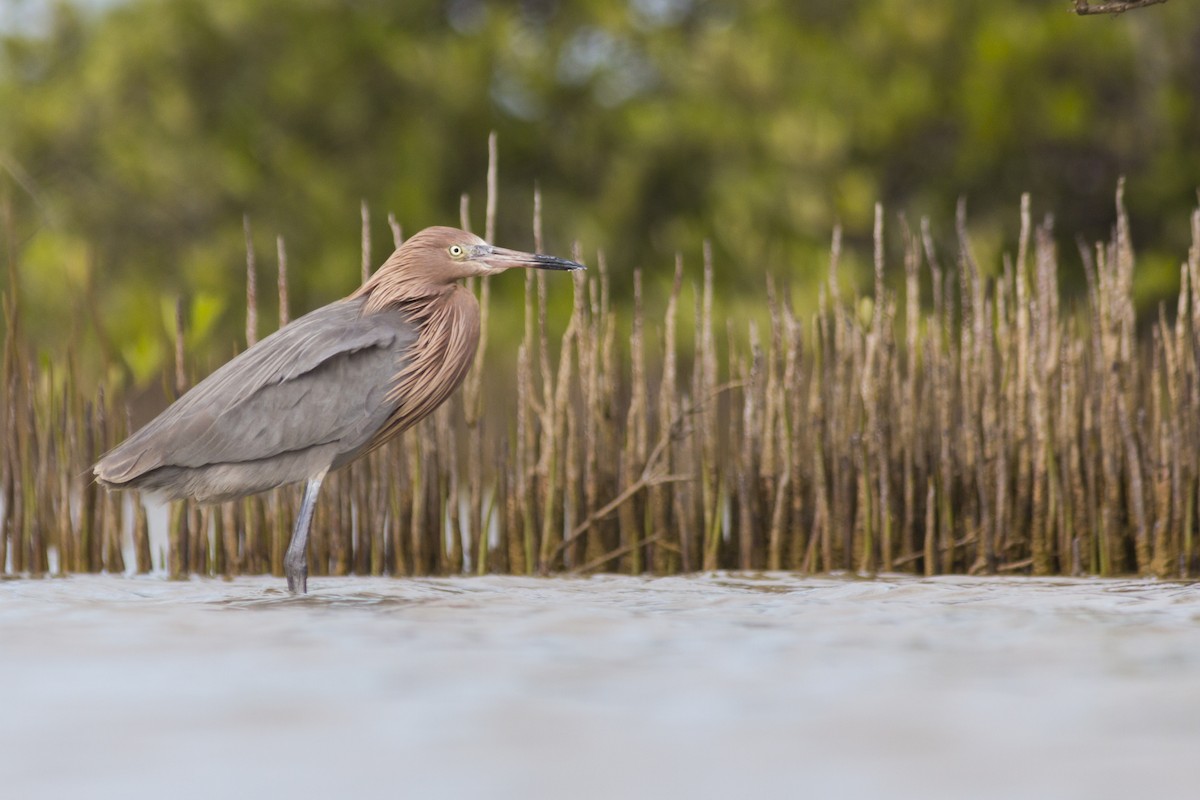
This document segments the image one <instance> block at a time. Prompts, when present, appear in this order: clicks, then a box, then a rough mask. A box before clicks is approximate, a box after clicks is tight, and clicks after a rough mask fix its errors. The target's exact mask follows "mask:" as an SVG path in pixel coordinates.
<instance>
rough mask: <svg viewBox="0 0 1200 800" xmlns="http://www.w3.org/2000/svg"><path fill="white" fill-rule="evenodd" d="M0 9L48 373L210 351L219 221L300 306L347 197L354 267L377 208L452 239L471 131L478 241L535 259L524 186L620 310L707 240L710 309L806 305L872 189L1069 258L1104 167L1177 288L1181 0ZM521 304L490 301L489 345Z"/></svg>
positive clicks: (1192, 168) (25, 288)
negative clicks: (780, 300)
mask: <svg viewBox="0 0 1200 800" xmlns="http://www.w3.org/2000/svg"><path fill="white" fill-rule="evenodd" d="M0 3H3V4H5V5H4V6H3V9H4V10H3V11H2V12H0V211H4V213H5V214H6V215H7V220H8V221H7V223H6V224H7V230H8V231H10V232H11V235H10V236H9V237H8V238H9V240H10V241H9V242H8V243H7V245H6V246H7V248H8V257H9V258H10V259H19V262H20V264H21V271H20V281H21V286H20V292H21V297H22V301H23V303H24V306H25V308H27V309H31V310H32V313H27V314H26V322H25V324H26V327H27V329H28V330H30V332H31V333H32V334H33V335H34V336H35V337H36V340H37V341H39V342H40V343H41V344H43V345H44V346H45V347H46V348H47V350H48V351H50V352H53V351H54V345H55V342H57V341H60V340H62V339H63V338H64V336H65V333H64V331H66V330H68V329H69V327H70V326H71V325H74V326H85V327H86V328H87V329H88V331H89V335H88V339H89V341H91V342H92V345H91V346H92V347H93V348H94V349H95V352H94V353H91V354H85V356H90V357H92V358H93V360H95V361H99V359H98V358H97V356H98V355H99V354H100V353H102V352H108V353H109V354H110V355H116V356H117V357H118V358H119V360H120V361H122V362H124V363H125V364H126V365H127V367H128V370H129V372H128V373H127V374H129V375H131V376H133V377H134V378H135V379H137V380H140V381H147V380H150V379H152V378H154V377H155V376H157V375H158V373H159V370H160V369H161V368H162V366H163V365H164V364H165V363H167V362H168V361H169V358H170V355H169V354H170V352H171V351H170V341H171V338H170V337H171V333H170V332H171V330H172V327H173V323H172V317H171V309H172V305H171V303H172V300H171V298H173V297H174V296H176V295H183V296H185V297H187V298H189V304H190V307H189V314H190V317H191V321H190V329H191V335H192V337H193V339H194V340H196V341H194V342H193V344H194V345H195V344H199V346H200V347H201V348H204V347H207V348H209V350H212V351H219V352H218V353H217V355H218V356H221V357H223V356H226V355H228V352H229V343H230V341H231V340H232V338H233V337H234V336H235V335H236V332H237V331H239V330H241V325H242V321H241V320H242V314H243V309H242V305H241V302H240V300H241V298H242V297H243V294H242V286H243V281H244V270H245V266H244V264H245V261H244V245H243V234H242V216H243V214H249V215H250V217H251V220H252V222H253V225H254V231H255V237H256V249H257V251H258V254H259V264H260V273H261V274H260V283H264V284H265V283H266V282H267V281H269V280H271V270H272V269H273V264H274V257H273V254H274V241H275V236H276V235H282V236H283V237H284V239H285V240H286V243H287V248H288V254H289V265H290V273H291V282H292V286H293V293H292V313H293V315H295V314H298V313H302V312H303V311H305V310H308V309H310V308H313V307H315V306H316V305H319V304H322V303H325V302H328V301H330V300H332V299H334V298H336V297H338V296H341V295H344V294H346V293H348V292H349V291H350V290H351V289H352V288H353V287H354V286H355V285H356V284H357V280H358V275H359V269H358V263H359V203H360V201H361V200H363V199H365V200H366V201H367V202H368V203H369V204H370V206H371V208H372V210H373V212H374V221H375V226H374V231H373V232H374V235H375V258H374V261H375V263H379V262H380V261H381V260H382V259H383V257H385V256H386V251H387V250H390V240H391V239H390V233H389V232H388V228H387V225H386V222H385V219H386V214H387V212H389V211H391V212H394V213H395V214H396V216H397V218H398V219H399V221H400V222H401V224H402V225H403V226H404V229H405V231H406V232H412V231H416V230H418V229H419V228H421V227H424V226H425V225H429V224H454V223H456V221H457V219H458V198H459V195H460V193H462V192H470V193H471V195H472V198H473V200H474V209H475V217H476V223H475V226H476V229H477V230H478V229H481V228H482V221H481V212H482V205H483V185H484V176H485V167H486V162H487V152H486V138H487V135H488V132H489V131H491V130H495V131H497V132H498V134H499V142H500V162H499V168H500V169H499V174H500V195H499V196H500V200H501V203H500V212H499V229H498V235H497V237H496V238H497V240H498V241H499V242H500V243H504V244H508V245H511V246H515V247H529V246H531V244H532V234H531V232H530V229H531V226H530V218H531V213H532V195H533V187H534V185H535V183H537V184H538V185H540V187H541V190H542V193H543V196H544V207H545V219H546V231H547V236H548V240H547V249H548V250H550V251H551V252H559V253H564V254H566V253H569V250H570V247H571V243H572V241H573V240H576V239H577V240H578V241H579V242H580V243H581V245H582V247H583V249H584V253H585V257H586V258H589V259H591V258H592V254H593V253H595V251H596V250H597V249H603V251H604V252H605V253H606V255H607V257H608V262H609V264H610V269H611V271H612V274H613V276H614V285H615V290H616V291H617V292H618V293H622V292H628V286H629V283H630V280H629V275H630V273H631V271H632V270H633V269H634V268H635V267H643V268H645V269H646V270H647V272H648V274H649V275H650V278H649V282H650V284H651V286H652V287H653V286H655V285H659V284H661V283H664V282H665V281H666V280H667V276H668V275H669V273H670V269H671V263H672V261H673V258H674V254H675V253H676V252H677V251H678V252H682V253H683V254H684V256H685V258H686V259H688V261H689V263H690V264H692V265H693V266H695V265H697V264H698V261H699V255H698V254H699V251H700V247H701V243H702V241H703V240H705V239H709V240H711V241H712V244H713V248H714V252H715V256H716V263H717V267H718V269H717V272H718V280H719V281H721V282H722V283H723V285H724V287H725V289H726V291H724V292H723V293H722V294H723V297H724V299H725V302H726V303H727V304H728V307H729V308H733V307H735V306H736V304H738V303H739V298H743V300H742V301H741V302H744V303H746V304H758V303H760V302H761V297H762V290H761V287H762V281H763V277H762V276H763V274H764V273H766V272H768V271H769V272H771V273H773V274H774V275H775V276H777V277H779V278H782V279H784V280H786V281H788V282H789V283H790V285H791V286H793V287H794V288H795V289H796V290H797V293H798V295H799V296H801V297H805V296H807V297H815V292H805V291H803V290H805V289H806V288H809V287H812V286H813V285H815V283H816V282H817V281H819V280H822V279H823V277H824V274H825V269H826V263H827V260H828V256H827V250H828V241H829V236H830V231H831V229H832V227H833V226H834V225H835V224H836V223H838V222H840V223H841V224H842V225H843V226H844V227H845V231H846V237H847V242H848V246H849V248H850V255H851V267H852V269H851V270H850V278H851V279H853V277H854V270H853V267H854V264H855V262H856V261H857V263H858V264H865V263H866V262H867V259H866V258H865V257H864V254H865V253H866V248H867V247H868V246H869V240H870V232H871V222H872V214H873V208H872V206H873V203H874V202H875V201H876V200H878V201H881V202H883V203H884V204H885V206H886V208H887V210H888V212H889V214H894V213H898V212H901V211H903V212H904V213H905V214H907V215H908V217H909V218H910V219H911V220H915V219H916V218H918V217H920V216H923V215H928V216H930V217H931V218H932V220H933V224H934V228H935V230H936V231H938V233H939V236H940V237H941V238H942V239H944V240H947V241H948V240H950V239H952V225H951V223H950V219H951V217H952V214H953V208H954V203H955V200H956V198H957V197H959V196H965V197H966V198H967V199H968V203H969V207H970V214H971V220H972V226H973V230H974V231H975V232H976V234H977V236H978V237H979V242H980V243H981V247H983V248H986V249H988V250H989V251H990V252H991V253H992V254H993V255H994V253H995V252H997V251H999V250H1000V249H1002V248H1011V243H1012V240H1013V238H1014V237H1015V230H1016V216H1017V208H1018V198H1019V195H1020V193H1021V192H1023V191H1029V192H1031V193H1032V194H1033V198H1034V208H1035V212H1036V213H1037V214H1038V215H1039V216H1040V215H1041V214H1044V213H1050V212H1052V213H1053V214H1054V215H1055V218H1056V221H1057V222H1056V225H1057V228H1056V229H1057V232H1058V236H1059V238H1060V241H1061V242H1062V244H1063V246H1064V247H1065V248H1070V249H1071V250H1073V249H1074V241H1075V237H1076V236H1083V237H1086V238H1089V239H1094V238H1098V237H1100V236H1103V235H1105V234H1106V233H1107V232H1108V229H1109V226H1110V225H1111V224H1112V220H1113V218H1114V215H1113V211H1112V196H1113V191H1114V188H1115V185H1116V181H1117V179H1118V177H1119V176H1120V175H1126V176H1127V177H1128V181H1129V183H1128V191H1127V195H1128V203H1129V207H1130V210H1131V213H1132V216H1133V228H1134V234H1135V237H1136V245H1137V247H1138V252H1139V254H1140V255H1141V256H1142V262H1141V265H1140V267H1139V291H1140V293H1141V296H1142V297H1143V300H1144V301H1145V302H1152V301H1153V300H1154V297H1155V295H1156V292H1159V291H1162V290H1170V289H1174V288H1175V286H1176V281H1177V272H1176V270H1177V265H1178V262H1179V260H1180V259H1181V258H1183V256H1184V253H1185V252H1186V247H1187V240H1188V237H1187V229H1188V213H1189V211H1190V209H1191V208H1192V207H1194V205H1195V203H1196V188H1197V185H1198V184H1200V102H1198V99H1200V13H1197V6H1196V4H1195V3H1194V2H1188V0H1178V1H1177V2H1171V3H1167V4H1165V5H1159V6H1154V7H1152V8H1148V9H1145V10H1141V11H1138V12H1135V13H1131V14H1126V15H1123V16H1120V17H1077V16H1075V15H1074V14H1073V13H1071V3H1070V2H1068V0H1008V1H1007V2H1003V3H997V2H994V1H993V0H910V1H909V2H897V0H806V1H805V2H782V1H776V2H768V0H619V1H618V2H613V0H573V1H571V2H568V1H567V0H523V2H515V1H514V2H485V1H484V0H407V1H406V2H403V3H397V2H392V1H391V0H301V1H300V2H297V0H91V1H90V2H85V1H84V0H75V1H74V2H70V1H67V0H60V2H57V3H49V4H47V3H45V2H44V1H43V0H0ZM889 219H894V217H891V216H890V217H889ZM385 243H387V246H385ZM856 253H857V254H858V255H857V259H856V258H855V254H856ZM982 255H987V254H986V253H985V254H982ZM1066 260H1068V261H1074V260H1077V259H1073V258H1070V257H1068V259H1066ZM992 261H993V262H994V261H995V259H993V260H992ZM860 271H861V270H860ZM3 280H4V281H7V280H8V278H4V279H3ZM500 284H506V285H503V286H502V285H500ZM520 284H521V281H520V280H510V281H500V282H499V284H497V287H496V289H495V291H497V292H498V293H499V294H498V299H499V300H500V301H501V302H500V304H499V305H500V307H499V309H498V313H499V318H498V319H497V320H496V324H497V326H498V328H499V333H498V335H500V336H504V335H505V334H504V331H505V329H506V326H514V325H515V324H518V320H519V309H516V310H511V311H510V312H509V313H507V319H508V320H511V322H509V321H507V320H506V312H505V305H506V304H507V303H506V298H512V299H513V300H514V301H515V299H516V298H517V297H518V296H519V292H520ZM267 285H269V284H267ZM262 294H264V295H270V294H271V293H270V292H262ZM272 305H273V304H271V303H264V308H263V325H262V328H263V330H264V331H265V330H267V329H269V328H270V327H271V326H272V323H273V320H272V315H273V313H274V309H273V308H272V307H271V306H272ZM507 305H511V306H514V307H515V306H518V305H519V304H517V303H516V302H513V303H511V304H507ZM96 321H100V322H101V324H100V325H99V327H98V328H96V329H95V330H94V335H93V327H92V326H93V325H94V324H95V322H96Z"/></svg>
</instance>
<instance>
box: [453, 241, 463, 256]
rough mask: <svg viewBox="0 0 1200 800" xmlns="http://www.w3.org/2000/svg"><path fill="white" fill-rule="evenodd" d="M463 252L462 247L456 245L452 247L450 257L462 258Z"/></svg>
mask: <svg viewBox="0 0 1200 800" xmlns="http://www.w3.org/2000/svg"><path fill="white" fill-rule="evenodd" d="M463 252H464V251H463V249H462V247H460V246H459V245H456V244H452V245H450V255H452V256H454V257H455V258H462V255H463Z"/></svg>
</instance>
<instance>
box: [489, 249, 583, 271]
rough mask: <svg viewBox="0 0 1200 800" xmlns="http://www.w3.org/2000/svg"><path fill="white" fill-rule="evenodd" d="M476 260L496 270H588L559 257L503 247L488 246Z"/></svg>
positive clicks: (581, 265)
mask: <svg viewBox="0 0 1200 800" xmlns="http://www.w3.org/2000/svg"><path fill="white" fill-rule="evenodd" d="M479 251H480V252H478V253H477V254H476V255H475V256H474V258H475V259H476V260H478V261H482V262H483V263H484V264H487V265H488V266H489V267H491V268H492V269H495V270H502V269H511V268H513V267H532V268H534V269H563V270H577V269H586V268H585V267H584V266H583V264H579V263H577V262H575V261H570V260H568V259H565V258H558V257H557V256H547V255H542V254H541V253H522V252H521V251H520V250H507V249H505V248H503V247H492V246H490V245H489V246H488V247H487V248H486V249H485V248H483V247H480V248H479Z"/></svg>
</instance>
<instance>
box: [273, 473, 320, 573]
mask: <svg viewBox="0 0 1200 800" xmlns="http://www.w3.org/2000/svg"><path fill="white" fill-rule="evenodd" d="M323 480H325V471H322V472H321V474H320V475H317V476H315V477H312V478H309V479H308V484H307V485H306V486H305V487H304V502H302V503H301V504H300V514H299V516H297V517H296V527H295V528H293V529H292V543H291V544H289V545H288V549H287V555H285V556H284V557H283V571H284V573H286V574H287V581H288V591H290V592H291V593H292V594H305V593H307V592H308V529H309V528H310V527H312V517H313V509H314V508H315V507H316V505H317V495H318V494H320V493H321V481H323Z"/></svg>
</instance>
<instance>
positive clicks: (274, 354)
mask: <svg viewBox="0 0 1200 800" xmlns="http://www.w3.org/2000/svg"><path fill="white" fill-rule="evenodd" d="M510 267H536V268H538V269H558V270H576V269H583V265H582V264H577V263H575V262H574V261H568V260H566V259H563V258H555V257H554V256H546V255H540V254H533V253H522V252H519V251H516V250H505V249H504V248H501V247H493V246H492V245H490V244H488V243H487V242H485V241H484V240H483V239H480V238H479V237H478V236H474V235H472V234H470V233H467V232H465V231H460V230H457V229H455V228H441V227H437V228H426V229H425V230H423V231H421V232H420V233H418V234H416V235H415V236H413V237H412V238H411V239H409V240H408V241H406V242H405V243H404V244H403V245H402V246H401V247H400V248H399V249H398V250H396V251H395V252H394V253H392V255H391V257H390V258H388V260H387V261H386V262H385V263H384V264H383V266H382V267H380V268H379V270H378V271H377V272H376V273H375V274H374V275H373V276H371V278H370V279H369V280H368V281H367V282H366V283H364V284H363V285H362V286H361V287H360V288H359V289H358V290H357V291H356V292H354V293H353V294H351V295H350V296H349V297H347V298H345V299H344V300H340V301H338V302H336V303H332V304H330V305H327V306H324V307H323V308H318V309H317V310H316V311H313V312H312V313H310V314H306V315H305V316H303V317H300V318H299V319H297V320H295V321H294V322H292V323H290V324H289V325H286V326H284V327H283V328H281V329H280V330H278V331H276V332H275V333H273V334H272V335H270V336H268V337H267V338H265V339H263V340H262V341H260V342H258V343H257V344H255V345H254V346H253V347H250V348H249V349H247V350H246V351H245V352H243V353H242V354H241V355H239V356H237V357H236V358H234V359H233V360H232V361H230V362H229V363H227V364H225V365H224V366H222V367H221V368H220V369H218V370H217V371H216V372H214V373H213V374H212V375H209V376H208V377H207V378H206V379H205V380H203V381H201V382H200V383H198V384H196V386H195V387H194V388H192V389H191V391H189V392H187V393H186V394H184V395H183V396H182V397H180V398H179V399H178V400H176V401H175V402H174V403H172V404H171V405H170V406H169V407H168V408H167V409H166V410H165V411H163V412H162V414H160V415H159V416H158V417H156V418H155V419H154V420H152V421H151V422H150V423H149V424H147V425H146V426H145V427H144V428H142V429H141V430H139V431H138V432H137V433H135V434H133V435H132V436H130V437H129V438H128V439H126V440H125V441H124V442H122V443H121V444H120V445H118V446H117V447H116V448H115V449H113V450H112V451H111V452H109V453H107V454H106V455H104V456H103V457H102V458H101V459H100V461H99V462H98V463H97V464H96V465H95V467H94V468H93V472H94V473H95V476H96V480H97V481H99V482H100V483H101V484H102V485H104V486H106V487H109V488H112V489H144V490H147V491H151V492H159V493H161V494H162V495H164V496H165V497H166V498H167V499H171V500H177V499H181V498H185V497H191V498H194V499H196V500H197V501H199V502H201V503H219V502H223V501H226V500H235V499H237V498H239V497H245V496H246V495H250V494H255V493H257V492H262V491H266V490H267V489H273V488H275V487H277V486H283V485H284V484H288V483H296V482H299V481H307V484H306V486H305V489H304V500H303V502H302V503H301V505H300V514H299V516H298V517H297V518H296V527H295V529H294V530H293V531H292V541H291V544H289V545H288V549H287V555H286V556H285V558H284V570H285V572H286V573H287V580H288V588H289V589H290V590H291V591H292V592H293V593H303V592H305V591H307V579H308V531H309V527H310V526H311V524H312V515H313V508H314V507H315V505H316V502H317V495H318V494H319V493H320V490H321V481H322V480H323V479H324V478H325V475H326V473H328V472H329V470H331V469H338V468H339V467H342V466H345V465H346V464H349V463H350V462H351V461H353V460H354V459H356V458H358V457H359V456H361V455H363V454H364V453H367V452H370V451H371V450H374V449H375V448H376V447H379V446H380V445H382V444H383V443H384V442H386V441H388V440H389V439H391V438H392V437H394V436H396V435H397V434H398V433H400V432H401V431H403V430H405V429H406V428H409V427H411V426H412V425H413V424H414V423H416V422H417V421H418V420H420V419H421V418H423V417H425V416H426V415H428V414H429V413H431V412H432V411H433V410H434V409H435V408H437V407H438V406H439V405H441V404H442V403H443V402H444V401H445V400H446V398H448V397H449V396H450V394H451V393H452V392H453V391H454V390H455V389H456V388H458V385H459V384H460V383H462V380H463V378H464V377H465V376H466V374H467V370H468V369H469V368H470V366H471V363H472V361H473V360H474V358H475V349H476V347H477V345H478V344H479V305H478V303H476V301H475V296H474V295H473V294H471V292H470V291H469V290H467V289H466V287H463V286H461V285H459V283H458V281H459V280H460V279H463V278H468V277H471V276H474V275H480V276H482V275H494V274H496V273H497V272H502V271H503V270H506V269H509V268H510Z"/></svg>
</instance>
